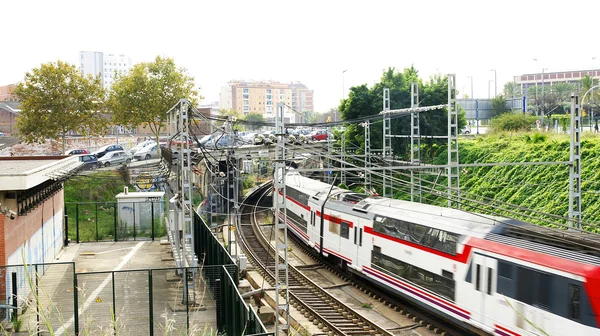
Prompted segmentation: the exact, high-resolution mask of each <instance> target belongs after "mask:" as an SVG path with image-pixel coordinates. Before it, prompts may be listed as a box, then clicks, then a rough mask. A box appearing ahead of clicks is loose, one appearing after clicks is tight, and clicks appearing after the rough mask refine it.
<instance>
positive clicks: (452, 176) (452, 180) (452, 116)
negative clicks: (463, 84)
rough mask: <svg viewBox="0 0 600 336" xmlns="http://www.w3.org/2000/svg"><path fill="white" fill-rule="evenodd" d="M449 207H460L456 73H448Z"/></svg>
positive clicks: (447, 169)
mask: <svg viewBox="0 0 600 336" xmlns="http://www.w3.org/2000/svg"><path fill="white" fill-rule="evenodd" d="M446 171H447V176H448V207H449V208H452V207H455V208H456V209H460V199H459V197H460V195H459V192H460V189H459V187H460V183H459V168H458V113H457V111H456V75H454V74H449V75H448V168H446Z"/></svg>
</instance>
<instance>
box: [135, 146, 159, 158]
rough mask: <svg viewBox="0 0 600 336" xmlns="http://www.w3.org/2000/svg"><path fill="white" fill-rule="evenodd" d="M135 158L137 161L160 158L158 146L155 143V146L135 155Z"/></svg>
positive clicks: (147, 147) (141, 150) (145, 148)
mask: <svg viewBox="0 0 600 336" xmlns="http://www.w3.org/2000/svg"><path fill="white" fill-rule="evenodd" d="M133 158H134V159H136V160H150V159H156V158H158V146H157V145H156V143H154V146H146V147H144V148H142V149H140V150H138V151H137V152H135V154H133Z"/></svg>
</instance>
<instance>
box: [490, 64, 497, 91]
mask: <svg viewBox="0 0 600 336" xmlns="http://www.w3.org/2000/svg"><path fill="white" fill-rule="evenodd" d="M490 71H493V72H494V98H496V97H498V78H497V76H496V69H492V70H490Z"/></svg>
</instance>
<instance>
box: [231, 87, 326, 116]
mask: <svg viewBox="0 0 600 336" xmlns="http://www.w3.org/2000/svg"><path fill="white" fill-rule="evenodd" d="M279 103H283V104H284V111H285V119H286V122H288V123H290V122H291V123H294V122H302V121H303V120H304V118H303V116H304V115H303V112H306V111H310V112H312V111H314V105H313V91H312V90H309V89H308V88H307V87H306V86H305V85H304V84H301V83H290V84H286V83H279V82H275V81H232V82H229V83H227V86H223V87H222V88H221V97H220V108H221V109H226V110H236V111H240V112H242V113H243V114H248V113H260V114H262V115H263V116H264V118H265V119H266V120H268V121H272V120H274V118H275V112H276V111H277V106H279Z"/></svg>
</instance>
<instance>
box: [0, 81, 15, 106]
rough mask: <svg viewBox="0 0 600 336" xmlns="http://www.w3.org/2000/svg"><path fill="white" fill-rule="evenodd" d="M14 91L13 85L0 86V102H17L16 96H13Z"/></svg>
mask: <svg viewBox="0 0 600 336" xmlns="http://www.w3.org/2000/svg"><path fill="white" fill-rule="evenodd" d="M14 89H15V85H14V84H10V85H4V86H0V102H3V101H17V96H15V95H14V94H13V90H14Z"/></svg>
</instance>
